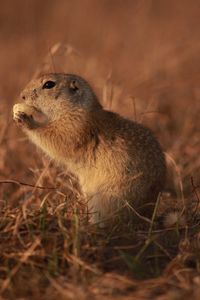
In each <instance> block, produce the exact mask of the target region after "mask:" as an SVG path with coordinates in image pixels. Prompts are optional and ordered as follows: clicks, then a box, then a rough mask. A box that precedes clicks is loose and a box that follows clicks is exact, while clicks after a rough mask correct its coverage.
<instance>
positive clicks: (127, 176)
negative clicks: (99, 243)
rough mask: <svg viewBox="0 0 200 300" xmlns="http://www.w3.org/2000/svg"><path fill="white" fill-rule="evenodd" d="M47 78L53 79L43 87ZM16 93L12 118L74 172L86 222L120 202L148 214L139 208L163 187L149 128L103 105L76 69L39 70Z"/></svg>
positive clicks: (160, 163) (162, 166)
mask: <svg viewBox="0 0 200 300" xmlns="http://www.w3.org/2000/svg"><path fill="white" fill-rule="evenodd" d="M47 81H53V82H55V83H56V85H55V86H54V87H52V88H50V89H46V88H44V87H43V85H44V83H45V82H47ZM71 87H72V90H71V89H70V88H71ZM22 98H23V99H25V102H24V103H23V104H17V105H15V106H14V109H13V111H14V120H15V121H16V122H17V123H18V124H19V125H21V127H22V128H23V130H24V131H25V132H26V134H27V135H28V136H29V138H30V139H31V140H32V141H33V142H34V143H35V144H36V145H37V146H39V147H40V148H41V149H42V150H43V151H44V152H45V153H47V154H48V155H49V156H50V157H51V158H53V159H54V160H55V161H57V162H58V163H60V164H61V165H64V166H66V168H67V169H68V170H69V171H71V172H73V173H74V174H75V175H76V176H77V177H78V179H79V181H80V185H81V187H82V190H83V192H84V194H85V196H86V199H87V201H88V207H89V211H90V212H91V215H92V217H91V220H92V222H94V223H95V222H98V221H103V220H105V219H106V218H109V217H111V216H112V215H113V214H114V213H115V212H116V211H117V210H119V209H120V208H122V207H124V206H126V202H128V203H129V204H130V205H131V206H133V207H134V208H135V209H138V210H139V211H142V212H145V213H146V214H147V215H148V214H151V212H152V207H150V208H149V209H147V210H145V209H143V208H144V207H145V206H146V205H147V206H148V205H149V204H151V203H152V204H154V203H155V201H156V198H157V196H158V193H159V192H160V191H161V190H162V188H163V185H164V181H165V159H164V155H163V152H162V150H161V148H160V146H159V144H158V142H157V141H156V139H155V138H154V136H153V135H152V133H151V132H150V130H148V129H147V128H145V127H143V126H142V125H140V124H138V123H135V122H131V121H129V120H127V119H125V118H122V117H120V116H119V115H117V114H115V113H113V112H109V111H106V110H104V109H103V108H102V107H101V105H100V104H99V102H98V100H97V98H96V96H95V94H94V93H93V91H92V89H91V88H90V86H89V85H88V83H87V82H86V81H85V80H83V79H82V78H80V77H79V76H76V75H70V74H47V75H43V76H42V77H40V78H39V79H37V80H34V81H32V82H31V83H30V84H29V85H28V86H27V88H26V89H25V90H24V91H23V92H22ZM20 105H21V106H20ZM30 107H31V108H32V111H31V112H30ZM40 114H41V116H42V117H41V118H40ZM25 116H26V117H25ZM27 120H28V121H27ZM31 124H32V126H31ZM123 211H126V209H125V208H124V209H123Z"/></svg>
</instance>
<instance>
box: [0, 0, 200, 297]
mask: <svg viewBox="0 0 200 300" xmlns="http://www.w3.org/2000/svg"><path fill="white" fill-rule="evenodd" d="M199 8H200V2H199V1H193V2H192V3H189V2H188V1H176V3H175V2H174V1H167V0H166V1H165V0H164V1H150V0H149V1H134V2H133V1H129V0H126V1H125V2H121V1H120V0H119V1H118V0H117V1H96V0H94V1H92V0H83V1H78V0H76V1H64V0H60V1H56V2H54V1H50V0H49V1H48V0H46V1H43V2H41V1H39V0H37V1H32V0H30V1H25V0H18V1H15V2H13V1H11V0H9V1H6V2H5V3H2V5H1V11H0V24H1V27H0V40H1V48H0V65H1V68H0V79H1V85H0V100H1V101H0V145H1V147H0V157H1V160H0V294H1V297H2V298H1V299H50V300H51V299H52V300H54V299H57V298H58V297H59V298H60V299H124V300H128V299H157V300H165V299H166V300H171V299H172V300H175V299H181V300H183V299H189V298H191V299H199V297H200V273H199V272H200V257H199V253H200V214H199V209H200V207H199V200H200V195H199V188H200V157H199V152H200V139H199V130H200V119H199V113H200V104H199V103H200V87H199V82H200V73H199V67H200V59H199V50H200V42H199V16H198V14H199ZM52 71H56V72H67V73H76V74H79V75H81V76H83V77H85V78H86V79H87V80H88V81H89V82H90V83H91V85H92V86H93V88H94V90H95V92H96V93H97V95H98V97H99V99H100V100H101V103H102V104H103V105H104V106H105V107H106V108H108V109H111V110H114V111H117V112H118V113H120V114H122V115H124V116H126V117H128V118H130V119H134V120H136V121H138V122H141V123H143V124H145V125H147V126H149V127H150V128H151V129H152V130H153V131H154V133H155V135H156V136H157V138H158V139H159V141H160V143H161V145H162V147H163V149H164V151H165V153H166V158H167V162H168V169H169V174H168V178H167V183H166V187H165V190H164V191H163V193H162V195H160V197H159V198H158V200H157V203H156V206H155V210H154V214H153V216H152V223H151V225H150V224H149V223H144V222H143V220H141V219H140V218H139V219H137V221H136V224H135V225H134V226H133V227H130V226H129V224H120V225H117V226H116V227H115V228H110V229H109V230H106V231H105V230H103V229H100V228H96V227H95V226H92V225H90V224H89V223H88V215H87V213H86V208H85V205H84V201H83V196H82V194H81V191H80V189H79V187H78V183H77V182H76V179H75V178H73V177H72V176H71V175H69V174H66V173H65V172H64V170H63V169H61V168H59V167H58V166H56V165H55V164H54V163H53V162H50V161H49V160H48V158H46V157H45V156H44V155H43V154H42V153H41V152H40V151H39V150H38V149H36V148H35V146H34V145H32V144H31V143H30V142H29V141H28V140H27V138H26V137H25V136H24V135H23V133H22V132H21V131H20V130H19V129H18V128H16V126H15V124H14V122H13V121H12V114H11V110H12V106H13V104H14V103H16V102H18V101H19V93H20V90H22V89H23V88H24V86H25V84H26V83H27V82H28V81H29V80H30V79H31V78H32V77H33V76H35V74H38V73H40V72H52ZM169 211H172V212H173V211H178V212H179V214H180V220H179V222H177V223H176V224H174V226H166V222H165V220H166V215H167V214H168V213H169ZM164 225H165V226H164Z"/></svg>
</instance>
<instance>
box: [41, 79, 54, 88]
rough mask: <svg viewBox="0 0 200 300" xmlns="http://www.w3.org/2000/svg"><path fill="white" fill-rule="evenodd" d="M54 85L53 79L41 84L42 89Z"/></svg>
mask: <svg viewBox="0 0 200 300" xmlns="http://www.w3.org/2000/svg"><path fill="white" fill-rule="evenodd" d="M55 85H56V83H55V82H54V81H51V80H49V81H46V82H45V83H44V84H43V87H42V88H43V89H52V88H53V87H54V86H55Z"/></svg>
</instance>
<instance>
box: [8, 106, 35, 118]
mask: <svg viewBox="0 0 200 300" xmlns="http://www.w3.org/2000/svg"><path fill="white" fill-rule="evenodd" d="M35 111H36V109H35V107H33V106H30V105H27V104H25V103H17V104H15V105H14V106H13V118H14V119H15V116H16V115H17V114H18V113H19V112H21V113H25V114H26V115H28V116H31V115H33V114H34V112H35Z"/></svg>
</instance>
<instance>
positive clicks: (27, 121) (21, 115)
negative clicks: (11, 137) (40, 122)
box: [13, 111, 35, 129]
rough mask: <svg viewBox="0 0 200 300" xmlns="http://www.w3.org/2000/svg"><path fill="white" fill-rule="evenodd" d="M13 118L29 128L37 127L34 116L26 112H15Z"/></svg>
mask: <svg viewBox="0 0 200 300" xmlns="http://www.w3.org/2000/svg"><path fill="white" fill-rule="evenodd" d="M13 119H14V121H15V122H16V124H17V125H18V126H20V127H25V128H28V129H33V128H34V127H35V122H34V120H33V118H32V116H29V115H27V114H26V113H25V112H21V111H17V112H14V113H13Z"/></svg>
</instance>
